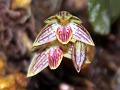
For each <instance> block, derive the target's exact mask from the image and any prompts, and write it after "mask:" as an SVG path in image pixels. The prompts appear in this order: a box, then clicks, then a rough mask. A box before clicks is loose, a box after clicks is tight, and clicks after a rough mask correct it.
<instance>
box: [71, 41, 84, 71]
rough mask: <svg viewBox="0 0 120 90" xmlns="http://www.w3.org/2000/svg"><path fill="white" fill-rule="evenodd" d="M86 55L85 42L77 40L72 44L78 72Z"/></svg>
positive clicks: (73, 57)
mask: <svg viewBox="0 0 120 90" xmlns="http://www.w3.org/2000/svg"><path fill="white" fill-rule="evenodd" d="M85 57H86V47H85V44H84V43H81V42H76V43H75V44H74V45H73V46H72V60H73V63H74V66H75V69H76V70H77V72H80V70H81V67H82V65H83V63H84V61H85V59H86V58H85Z"/></svg>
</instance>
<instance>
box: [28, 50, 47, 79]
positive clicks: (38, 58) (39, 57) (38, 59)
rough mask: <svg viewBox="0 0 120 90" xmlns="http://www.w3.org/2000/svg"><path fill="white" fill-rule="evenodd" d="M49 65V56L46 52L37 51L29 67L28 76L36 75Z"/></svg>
mask: <svg viewBox="0 0 120 90" xmlns="http://www.w3.org/2000/svg"><path fill="white" fill-rule="evenodd" d="M47 66H48V58H47V54H46V53H45V52H42V53H36V54H35V55H34V56H33V59H32V61H31V64H30V66H29V69H28V73H27V77H31V76H34V75H36V74H38V73H39V72H40V71H42V70H43V69H45V68H46V67H47Z"/></svg>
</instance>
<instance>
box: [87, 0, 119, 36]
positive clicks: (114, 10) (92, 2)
mask: <svg viewBox="0 0 120 90" xmlns="http://www.w3.org/2000/svg"><path fill="white" fill-rule="evenodd" d="M119 4H120V0H88V12H89V19H90V22H91V24H92V25H93V28H94V31H95V32H96V33H99V34H102V35H106V34H109V32H110V25H111V23H112V22H114V21H115V20H116V19H117V18H118V17H119V15H120V5H119Z"/></svg>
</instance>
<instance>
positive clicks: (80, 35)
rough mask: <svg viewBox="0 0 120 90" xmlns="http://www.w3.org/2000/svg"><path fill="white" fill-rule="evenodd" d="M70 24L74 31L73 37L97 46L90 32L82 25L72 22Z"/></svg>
mask: <svg viewBox="0 0 120 90" xmlns="http://www.w3.org/2000/svg"><path fill="white" fill-rule="evenodd" d="M70 26H71V29H72V31H73V39H75V40H78V41H81V42H83V43H86V44H89V45H92V46H95V45H94V42H93V40H92V38H91V36H90V34H89V33H88V31H87V30H86V29H85V28H84V27H83V26H82V25H79V24H75V23H71V24H70Z"/></svg>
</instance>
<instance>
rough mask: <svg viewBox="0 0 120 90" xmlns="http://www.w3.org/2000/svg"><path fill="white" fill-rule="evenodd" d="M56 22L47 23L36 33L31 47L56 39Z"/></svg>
mask: <svg viewBox="0 0 120 90" xmlns="http://www.w3.org/2000/svg"><path fill="white" fill-rule="evenodd" d="M58 26H59V25H58V24H52V25H47V26H46V27H45V28H43V29H42V30H41V31H40V33H39V34H38V36H37V38H36V39H35V42H34V43H33V47H36V46H39V45H43V44H46V43H49V42H52V41H54V40H56V39H57V38H56V33H55V31H56V30H57V28H58Z"/></svg>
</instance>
